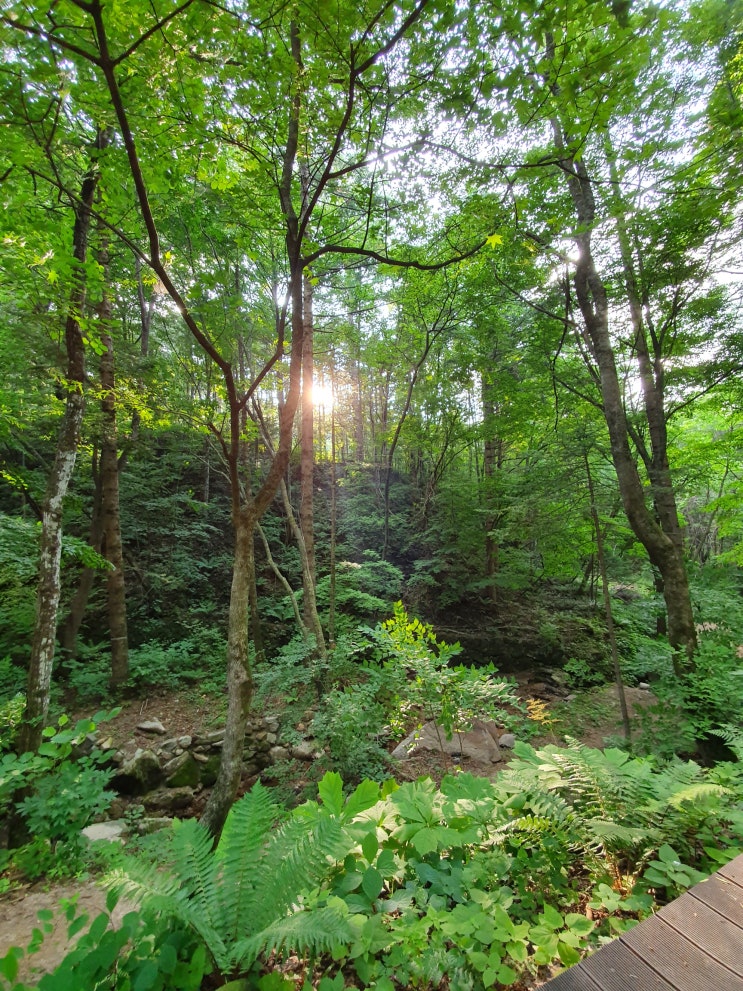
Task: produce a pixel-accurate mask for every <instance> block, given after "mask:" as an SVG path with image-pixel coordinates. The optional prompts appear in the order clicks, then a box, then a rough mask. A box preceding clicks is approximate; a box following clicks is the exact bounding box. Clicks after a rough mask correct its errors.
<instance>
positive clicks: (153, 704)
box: [0, 683, 655, 987]
mask: <svg viewBox="0 0 743 991" xmlns="http://www.w3.org/2000/svg"><path fill="white" fill-rule="evenodd" d="M625 691H626V697H627V704H628V707H629V709H630V711H631V712H633V711H634V712H637V711H638V710H640V709H643V708H645V707H647V706H648V705H650V704H652V703H653V702H654V701H655V698H654V696H653V695H652V694H651V693H650V692H648V691H646V690H643V689H639V688H627V689H626V690H625ZM520 694H522V696H524V697H527V696H529V695H536V696H537V697H540V696H541V697H544V696H547V697H549V691H548V689H547V688H546V686H543V685H541V684H534V683H525V684H524V685H522V686H521V691H520ZM548 701H549V699H548ZM548 713H549V718H550V719H552V720H553V722H552V724H551V726H550V732H549V733H548V734H546V735H542V736H540V737H537V738H536V739H532V740H531V741H530V742H531V743H532V745H534V746H540V745H543V744H545V743H557V744H561V743H563V742H564V738H565V736H566V735H567V736H570V737H573V738H575V739H578V740H580V741H581V742H583V743H585V744H586V745H588V746H591V747H604V746H606V745H608V744H611V743H612V741H614V740H616V739H617V738H618V737H619V736H620V735H621V732H622V719H621V712H620V707H619V701H618V698H617V692H616V689H615V688H614V687H613V686H611V685H605V686H603V687H601V688H598V689H594V690H592V691H591V692H586V693H581V694H580V695H578V696H577V697H576V698H574V699H572V700H570V701H567V700H565V699H564V698H560V697H559V696H555V697H553V698H552V700H551V701H549V708H548ZM155 717H156V718H157V719H159V720H160V721H161V722H162V724H163V726H164V727H165V728H166V730H167V733H168V736H182V735H193V734H195V733H198V732H201V731H208V730H212V729H214V728H215V726H216V725H219V724H220V723H221V721H222V720H221V719H220V707H219V705H216V706H215V703H214V700H213V699H205V698H203V697H199V696H198V695H196V694H194V693H193V692H187V693H175V694H174V693H170V694H168V695H163V696H151V697H148V698H144V699H131V700H129V701H127V702H125V703H124V704H123V706H122V708H121V712H120V714H119V715H118V716H116V717H115V718H114V719H113V720H111V721H110V722H108V723H106V724H104V725H102V726H101V735H102V736H104V737H105V736H110V737H111V738H112V740H113V742H114V743H115V744H116V745H122V744H124V743H125V742H129V743H131V740H132V738H134V740H135V741H137V742H138V744H139V745H140V746H147V740H148V739H149V740H151V737H148V736H147V734H143V733H141V732H140V731H138V730H137V725H138V723H140V722H142V720H143V719H152V718H155ZM140 738H141V739H140ZM505 766H506V763H503V764H497V765H493V764H487V765H485V764H480V763H478V762H477V761H474V760H470V759H468V758H466V757H465V758H460V759H458V760H453V759H452V758H451V757H449V756H447V755H445V754H441V753H433V752H427V751H423V752H420V753H419V754H416V755H415V756H413V757H411V758H409V759H408V760H405V761H401V762H400V763H399V765H398V772H397V774H396V777H397V778H398V779H399V780H415V779H417V778H418V777H421V776H426V775H428V776H430V777H431V778H433V779H434V780H435V781H437V782H440V781H441V778H442V777H443V776H444V775H445V774H447V773H450V772H452V771H454V770H464V771H468V772H469V773H471V774H475V775H482V776H485V777H492V776H494V774H496V773H498V772H499V771H501V770H502V769H503V768H504V767H505ZM262 779H263V780H264V781H265V782H266V783H268V784H270V783H271V779H270V776H269V774H268V773H266V772H264V774H263V776H262ZM250 783H251V782H248V783H247V784H248V785H249V784H250ZM201 804H202V802H197V803H196V805H195V807H194V809H193V810H191V811H192V812H193V813H194V814H195V813H197V812H198V810H199V806H200V805H201ZM72 898H75V899H76V900H77V905H78V906H79V908H80V909H83V910H85V911H86V912H87V913H88V914H89V915H90V918H91V920H92V919H93V918H95V916H96V915H97V914H98V913H100V912H102V911H104V909H105V901H106V892H105V891H104V890H103V889H102V888H101V887H99V886H98V885H97V884H96V883H95V880H94V879H92V878H80V879H79V880H75V881H68V882H64V883H54V882H47V881H39V882H35V883H33V884H25V885H20V886H18V887H15V888H13V889H11V890H10V891H8V892H6V893H4V894H3V895H0V957H1V956H3V955H4V954H5V953H6V952H7V951H8V949H9V948H10V947H11V946H21V947H25V946H27V945H28V943H29V941H30V940H31V937H32V933H33V930H34V928H35V927H37V926H38V925H39V922H38V918H37V913H38V912H39V911H40V910H41V909H53V910H54V911H55V912H58V910H59V908H60V903H61V902H63V901H66V900H69V899H72ZM127 910H128V909H127V907H126V906H121V905H120V906H119V907H118V908H117V912H116V913H115V918H118V917H121V916H122V915H123V914H124V913H125V912H126V911H127ZM60 918H61V921H59V922H58V923H57V924H56V926H55V930H54V932H53V933H52V934H50V935H48V936H46V937H45V939H44V943H43V946H42V949H41V950H40V951H39V952H37V953H35V954H34V955H33V958H32V959H31V960H30V961H28V962H24V963H22V965H21V969H20V972H19V975H18V979H19V980H24V979H25V980H30V979H32V973H31V971H30V967H29V964H33V973H34V974H36V978H35V979H38V976H39V975H40V974H41V973H44V972H48V971H50V970H53V969H54V967H55V966H56V964H57V963H58V962H59V960H61V959H62V957H63V956H64V955H65V953H66V952H67V951H68V949H69V948H70V943H69V942H68V940H67V938H66V923H65V921H64V919H63V918H62V917H60ZM534 986H535V987H536V986H537V985H534Z"/></svg>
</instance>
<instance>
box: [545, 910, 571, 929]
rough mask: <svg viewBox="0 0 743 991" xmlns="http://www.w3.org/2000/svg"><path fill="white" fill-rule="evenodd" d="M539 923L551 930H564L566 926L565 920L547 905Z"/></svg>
mask: <svg viewBox="0 0 743 991" xmlns="http://www.w3.org/2000/svg"><path fill="white" fill-rule="evenodd" d="M539 921H540V922H541V923H543V924H544V925H545V926H547V927H548V928H549V929H562V927H563V926H564V925H565V920H564V919H563V917H562V916H561V915H560V913H559V912H558V911H557V909H556V908H553V907H552V906H551V905H545V906H544V909H543V910H542V913H541V914H540V916H539Z"/></svg>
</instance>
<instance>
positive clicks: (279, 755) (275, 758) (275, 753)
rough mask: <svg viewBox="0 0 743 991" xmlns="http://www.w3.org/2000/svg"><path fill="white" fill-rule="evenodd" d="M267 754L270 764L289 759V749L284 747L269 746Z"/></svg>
mask: <svg viewBox="0 0 743 991" xmlns="http://www.w3.org/2000/svg"><path fill="white" fill-rule="evenodd" d="M268 756H269V759H270V761H271V763H272V764H278V762H279V761H282V760H289V751H288V750H287V749H286V747H271V749H270V750H269V751H268Z"/></svg>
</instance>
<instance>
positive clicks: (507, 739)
mask: <svg viewBox="0 0 743 991" xmlns="http://www.w3.org/2000/svg"><path fill="white" fill-rule="evenodd" d="M498 746H500V747H507V748H508V749H509V750H513V748H514V747H515V746H516V737H515V736H514V735H513V733H504V734H503V736H501V737H500V739H499V740H498Z"/></svg>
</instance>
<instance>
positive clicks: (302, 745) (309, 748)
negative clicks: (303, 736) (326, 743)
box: [290, 740, 318, 760]
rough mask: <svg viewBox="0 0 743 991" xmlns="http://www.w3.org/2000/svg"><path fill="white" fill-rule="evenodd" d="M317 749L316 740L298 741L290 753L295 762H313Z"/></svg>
mask: <svg viewBox="0 0 743 991" xmlns="http://www.w3.org/2000/svg"><path fill="white" fill-rule="evenodd" d="M317 749H318V747H317V740H300V741H299V743H298V744H297V745H296V746H295V747H292V748H291V751H290V753H291V755H292V757H296V758H297V760H314V759H315V757H316V756H317Z"/></svg>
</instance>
